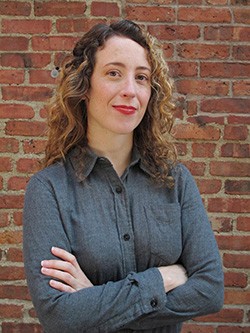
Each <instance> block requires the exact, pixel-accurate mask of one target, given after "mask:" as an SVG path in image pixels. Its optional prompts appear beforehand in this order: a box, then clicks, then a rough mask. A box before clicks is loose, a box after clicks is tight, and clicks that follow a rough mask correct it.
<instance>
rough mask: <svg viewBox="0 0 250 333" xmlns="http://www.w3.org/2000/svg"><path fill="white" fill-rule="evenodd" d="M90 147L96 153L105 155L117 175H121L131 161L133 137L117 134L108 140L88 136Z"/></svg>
mask: <svg viewBox="0 0 250 333" xmlns="http://www.w3.org/2000/svg"><path fill="white" fill-rule="evenodd" d="M88 143H89V146H90V148H91V149H92V150H93V151H94V152H95V153H96V154H97V155H98V156H103V157H106V158H107V159H108V160H109V161H110V162H111V163H112V164H113V167H114V169H115V171H116V172H117V174H118V176H121V175H122V174H123V172H124V171H125V169H126V168H127V166H128V165H129V163H130V161H131V153H132V147H133V137H132V136H128V135H117V136H113V138H109V139H108V140H107V139H106V140H105V139H104V138H101V139H98V138H96V137H95V138H92V139H91V138H88Z"/></svg>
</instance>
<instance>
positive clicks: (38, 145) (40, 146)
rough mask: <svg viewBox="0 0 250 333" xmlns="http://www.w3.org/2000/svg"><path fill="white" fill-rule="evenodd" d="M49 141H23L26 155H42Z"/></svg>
mask: <svg viewBox="0 0 250 333" xmlns="http://www.w3.org/2000/svg"><path fill="white" fill-rule="evenodd" d="M46 143H47V141H45V140H32V139H30V140H26V141H23V151H24V153H25V154H41V153H44V151H45V146H46Z"/></svg>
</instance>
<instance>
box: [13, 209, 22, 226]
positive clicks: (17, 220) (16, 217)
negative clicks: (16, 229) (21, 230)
mask: <svg viewBox="0 0 250 333" xmlns="http://www.w3.org/2000/svg"><path fill="white" fill-rule="evenodd" d="M13 222H14V224H15V225H18V226H20V225H22V223H23V214H22V211H20V212H18V211H15V212H14V214H13Z"/></svg>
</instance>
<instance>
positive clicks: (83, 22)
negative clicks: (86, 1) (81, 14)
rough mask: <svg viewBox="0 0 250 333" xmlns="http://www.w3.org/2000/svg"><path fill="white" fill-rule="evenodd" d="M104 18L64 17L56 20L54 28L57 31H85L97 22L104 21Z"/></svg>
mask: <svg viewBox="0 0 250 333" xmlns="http://www.w3.org/2000/svg"><path fill="white" fill-rule="evenodd" d="M105 22H106V20H105V19H89V18H80V19H76V18H66V19H58V20H57V21H56V29H57V31H58V32H63V33H71V32H86V31H88V30H89V29H90V28H92V27H93V26H94V25H95V24H97V23H105Z"/></svg>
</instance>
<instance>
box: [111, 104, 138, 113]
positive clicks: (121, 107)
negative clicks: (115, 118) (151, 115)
mask: <svg viewBox="0 0 250 333" xmlns="http://www.w3.org/2000/svg"><path fill="white" fill-rule="evenodd" d="M113 107H114V108H115V109H116V110H117V111H118V112H120V113H122V114H125V115H132V114H134V113H135V112H136V108H135V107H134V106H127V105H113Z"/></svg>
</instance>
